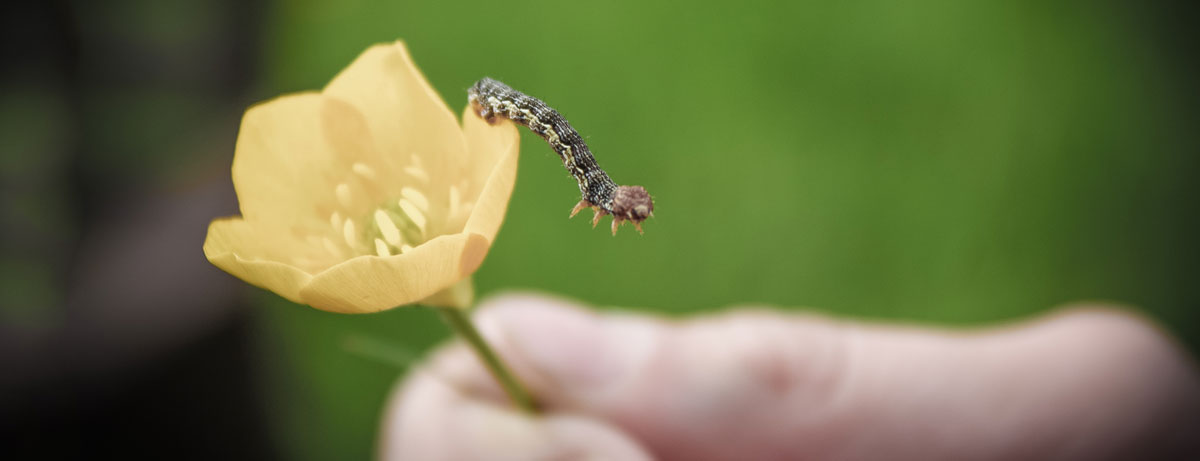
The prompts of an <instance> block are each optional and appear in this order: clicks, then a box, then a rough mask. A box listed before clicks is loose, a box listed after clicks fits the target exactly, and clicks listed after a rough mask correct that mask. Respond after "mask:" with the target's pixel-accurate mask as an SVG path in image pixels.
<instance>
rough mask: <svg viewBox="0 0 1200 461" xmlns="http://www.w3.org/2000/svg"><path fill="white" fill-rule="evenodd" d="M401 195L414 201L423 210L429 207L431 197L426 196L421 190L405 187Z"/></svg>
mask: <svg viewBox="0 0 1200 461" xmlns="http://www.w3.org/2000/svg"><path fill="white" fill-rule="evenodd" d="M400 196H401V197H404V198H406V199H408V200H409V201H410V202H413V204H414V205H416V206H417V208H420V209H422V210H428V209H429V199H427V198H425V194H422V193H421V191H419V190H416V189H413V188H411V187H405V188H403V189H400Z"/></svg>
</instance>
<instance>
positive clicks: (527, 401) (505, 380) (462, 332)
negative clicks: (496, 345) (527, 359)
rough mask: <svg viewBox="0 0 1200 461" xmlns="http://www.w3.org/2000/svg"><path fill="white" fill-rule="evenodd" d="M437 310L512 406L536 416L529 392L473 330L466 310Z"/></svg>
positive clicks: (535, 407) (446, 308) (440, 308)
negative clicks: (502, 391)
mask: <svg viewBox="0 0 1200 461" xmlns="http://www.w3.org/2000/svg"><path fill="white" fill-rule="evenodd" d="M437 310H438V311H439V312H441V314H442V319H444V320H445V321H446V323H449V324H450V327H451V328H453V329H454V332H455V333H457V334H458V336H460V337H462V339H464V340H466V341H467V344H468V345H470V346H471V350H473V351H475V355H476V356H478V357H479V361H481V362H483V365H484V367H486V368H487V369H488V372H490V373H491V374H492V376H493V377H495V378H496V381H499V382H500V386H501V387H503V388H504V392H505V393H507V394H508V397H509V398H511V399H512V401H513V404H515V405H516V406H517V408H519V409H521V411H523V412H525V413H527V414H531V415H533V414H537V405H536V404H535V403H534V401H533V397H532V396H531V395H530V394H529V391H526V390H525V386H523V385H521V381H520V380H518V379H517V376H516V375H514V374H513V373H512V372H511V371H509V369H508V367H507V366H505V365H504V361H503V360H500V356H498V355H496V351H494V350H492V348H491V346H488V343H487V341H484V340H483V336H481V335H480V334H479V330H476V329H475V324H474V323H471V319H470V318H469V317H467V314H466V310H465V309H458V308H454V307H439V308H437Z"/></svg>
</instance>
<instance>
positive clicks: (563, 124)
mask: <svg viewBox="0 0 1200 461" xmlns="http://www.w3.org/2000/svg"><path fill="white" fill-rule="evenodd" d="M467 96H468V100H469V101H470V103H471V106H472V108H474V110H475V112H476V113H477V114H479V116H480V117H482V118H483V119H484V120H487V121H488V122H489V123H494V121H495V118H496V117H497V116H499V117H504V118H507V119H509V120H512V121H513V122H516V123H517V124H520V125H524V126H525V127H528V128H529V130H530V131H533V132H534V133H535V134H537V135H538V136H541V137H542V139H545V140H546V142H547V143H549V144H550V147H551V148H553V149H554V151H555V152H557V153H558V156H559V158H561V159H562V161H563V166H564V167H565V168H566V169H567V172H569V173H571V176H573V177H574V178H575V181H576V182H578V183H579V194H580V195H581V196H582V197H581V198H580V201H579V204H577V205H575V209H574V210H573V211H571V216H575V213H578V212H579V210H581V209H583V208H586V207H591V208H592V209H593V211H595V213H596V215H595V217H594V218H593V219H592V225H593V226H595V225H596V223H598V222H599V221H600V218H601V217H603V216H604V215H605V214H612V215H613V226H612V229H613V234H616V232H617V227H618V226H620V225H621V223H622V222H624V221H630V222H632V223H633V224H634V226H636V227H637V229H638V231H639V232H641V230H642V226H641V223H642V221H644V220H645V219H646V218H647V217H649V216H650V215H651V214H652V213H653V212H654V203H653V201H652V200H651V199H650V194H648V193H646V189H644V188H642V187H641V186H618V185H617V184H616V183H615V182H613V180H612V179H610V178H609V177H608V174H606V173H604V170H602V169H600V166H599V165H597V164H596V158H595V157H594V156H592V152H591V151H590V150H588V147H587V144H585V143H584V142H583V138H582V137H580V136H579V133H577V132H576V131H575V129H574V128H571V124H570V123H567V120H566V119H565V118H563V116H562V115H560V114H559V113H558V111H556V110H554V109H552V108H550V106H547V105H546V103H544V102H542V101H541V100H539V99H537V98H534V97H531V96H529V95H526V94H524V93H521V92H520V91H517V90H514V89H512V88H511V87H509V86H508V85H505V84H503V83H500V82H499V81H496V80H493V79H490V78H486V77H485V78H483V79H482V80H480V81H478V82H475V85H473V86H471V89H470V90H468V91H467Z"/></svg>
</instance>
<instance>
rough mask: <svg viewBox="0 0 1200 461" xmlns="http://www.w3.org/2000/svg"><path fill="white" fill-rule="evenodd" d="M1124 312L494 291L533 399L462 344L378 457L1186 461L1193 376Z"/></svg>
mask: <svg viewBox="0 0 1200 461" xmlns="http://www.w3.org/2000/svg"><path fill="white" fill-rule="evenodd" d="M1128 312H1130V311H1129V310H1127V309H1120V308H1113V307H1106V306H1098V305H1087V304H1081V305H1075V306H1069V307H1066V308H1061V309H1056V310H1054V311H1053V312H1052V313H1051V314H1048V315H1045V316H1042V317H1039V318H1035V319H1030V320H1026V321H1021V322H1017V323H1013V324H1008V325H1002V326H998V327H991V328H985V329H973V330H961V331H950V330H940V329H934V328H925V327H910V326H898V325H886V324H870V323H862V322H854V321H842V320H835V319H831V318H827V317H821V316H816V315H805V314H794V313H786V312H782V311H776V310H767V309H746V308H742V309H732V310H729V311H726V312H723V313H719V314H713V315H705V316H699V317H694V318H686V319H680V320H665V319H661V318H656V317H651V316H645V315H638V314H632V313H612V312H611V311H609V312H605V313H599V312H597V311H595V310H592V309H587V308H584V307H580V306H577V305H575V304H573V303H571V302H568V301H563V300H560V299H555V298H548V297H543V296H535V295H508V296H503V297H499V298H494V299H492V300H490V301H487V302H485V303H484V305H483V306H481V308H480V310H479V312H478V313H477V314H476V320H477V321H478V322H479V327H480V329H481V330H482V331H483V333H484V336H485V337H487V339H488V340H489V341H490V342H491V343H492V344H493V346H494V347H496V348H497V351H498V352H499V354H500V355H501V356H503V357H504V359H505V360H506V361H507V362H508V363H509V364H510V365H511V366H512V368H513V369H514V371H515V372H516V373H517V374H518V375H520V377H521V379H522V380H523V381H524V382H525V384H526V385H528V387H529V388H530V390H531V391H532V392H533V393H534V394H535V395H536V396H537V398H538V399H539V402H540V403H541V405H542V407H543V413H542V414H541V415H539V416H536V417H531V416H528V415H525V414H522V413H520V412H519V411H517V410H515V409H513V407H512V406H511V405H509V404H508V403H507V400H506V398H505V397H504V394H503V393H502V392H501V391H500V390H499V387H498V386H497V385H496V384H495V383H494V381H493V380H492V379H491V378H490V376H489V375H488V374H487V372H486V371H484V369H483V368H482V366H480V365H479V362H478V361H477V360H476V359H475V358H474V356H472V355H471V354H470V353H469V351H467V350H466V349H464V348H463V347H462V346H461V345H460V344H452V345H450V346H447V347H444V348H442V349H441V350H439V351H438V352H436V353H435V354H434V355H433V356H432V357H431V359H429V361H428V362H427V363H425V364H423V365H420V366H417V367H415V368H414V369H413V372H411V373H409V375H408V377H407V378H406V379H405V380H403V381H402V383H401V384H400V385H399V386H398V387H397V390H396V392H394V394H393V396H392V398H391V399H390V402H389V404H388V407H387V409H386V410H385V414H384V423H383V426H382V430H381V434H380V454H381V456H382V457H384V458H387V459H423V460H436V459H553V460H559V459H615V460H637V459H687V460H710V459H711V460H716V459H759V460H770V459H835V460H836V459H1089V460H1090V459H1200V375H1198V373H1197V368H1196V365H1195V364H1194V362H1193V361H1192V359H1191V358H1190V357H1188V356H1187V354H1186V353H1184V352H1183V351H1182V349H1181V348H1180V347H1179V346H1178V345H1177V344H1175V343H1174V341H1173V340H1171V339H1170V338H1169V337H1168V336H1167V335H1166V334H1164V333H1163V332H1162V331H1161V330H1160V329H1158V328H1157V327H1155V326H1153V325H1152V324H1151V323H1149V322H1148V321H1146V320H1145V319H1143V318H1140V317H1137V316H1135V315H1132V314H1130V313H1128Z"/></svg>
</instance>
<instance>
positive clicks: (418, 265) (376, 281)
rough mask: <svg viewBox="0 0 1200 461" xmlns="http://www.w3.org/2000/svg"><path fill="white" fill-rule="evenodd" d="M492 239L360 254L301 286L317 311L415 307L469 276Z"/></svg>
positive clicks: (447, 240) (448, 239)
mask: <svg viewBox="0 0 1200 461" xmlns="http://www.w3.org/2000/svg"><path fill="white" fill-rule="evenodd" d="M489 245H491V241H490V240H488V239H487V238H484V236H482V235H479V234H469V233H462V234H452V235H443V236H439V237H437V238H434V239H433V240H430V241H428V242H425V243H423V244H421V245H420V246H418V247H416V248H413V249H412V250H409V251H407V252H405V253H403V254H400V255H395V256H385V257H379V256H359V257H356V258H353V259H350V260H349V261H346V262H343V263H341V264H338V265H336V266H334V267H332V268H330V269H328V270H326V271H324V272H322V273H320V274H317V275H316V276H315V277H313V279H312V281H311V282H310V283H309V284H308V285H307V286H304V287H303V288H301V290H300V297H301V298H302V299H303V300H304V301H303V302H304V303H306V304H308V305H311V306H312V307H315V308H317V309H321V310H326V311H332V312H342V313H364V312H377V311H381V310H384V309H390V308H393V307H396V306H401V305H405V304H411V303H415V302H417V301H419V300H421V299H424V298H427V297H429V296H431V295H433V294H435V293H437V292H439V291H441V290H443V289H445V288H448V287H450V286H451V285H454V284H455V283H457V282H459V281H460V280H462V279H463V278H466V277H469V276H470V275H471V274H472V273H473V272H475V270H476V269H478V268H479V264H480V263H482V262H483V258H484V256H486V255H487V252H488V247H489Z"/></svg>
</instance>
